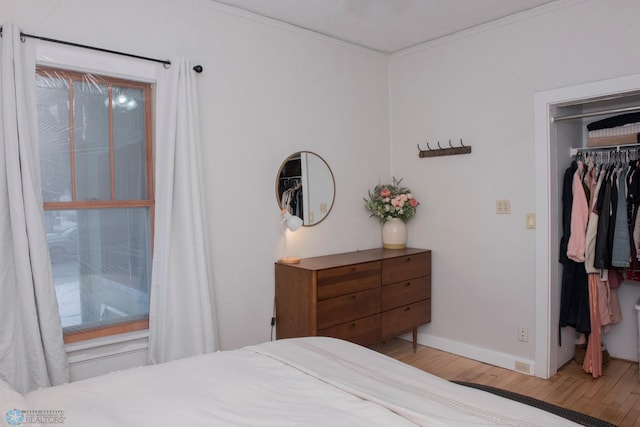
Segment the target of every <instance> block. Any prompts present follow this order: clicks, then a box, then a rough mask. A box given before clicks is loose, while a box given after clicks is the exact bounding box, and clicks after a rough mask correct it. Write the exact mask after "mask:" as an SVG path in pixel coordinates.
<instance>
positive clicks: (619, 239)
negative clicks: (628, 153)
mask: <svg viewBox="0 0 640 427" xmlns="http://www.w3.org/2000/svg"><path fill="white" fill-rule="evenodd" d="M625 172H626V171H625V169H624V168H622V167H621V168H619V169H618V173H617V177H616V183H617V189H618V207H617V210H616V224H615V228H614V232H613V233H614V234H613V249H612V251H611V265H613V266H614V267H629V265H630V264H631V250H630V244H629V238H630V237H629V223H628V222H627V191H626V185H625V179H624V178H625V176H626V173H625Z"/></svg>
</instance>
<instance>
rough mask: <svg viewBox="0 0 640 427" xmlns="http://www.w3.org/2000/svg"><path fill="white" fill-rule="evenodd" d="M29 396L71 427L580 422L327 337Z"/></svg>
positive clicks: (32, 402)
mask: <svg viewBox="0 0 640 427" xmlns="http://www.w3.org/2000/svg"><path fill="white" fill-rule="evenodd" d="M25 399H26V402H27V404H28V407H29V408H30V409H31V410H56V411H62V414H63V416H64V423H63V424H62V425H63V426H64V427H72V426H78V427H87V426H91V427H101V426H104V427H107V426H109V427H122V426H149V427H152V426H153V427H157V426H301V425H304V426H411V425H428V426H474V425H476V426H488V425H507V426H544V427H552V426H576V425H577V424H574V423H571V422H569V421H567V420H564V419H562V418H560V417H557V416H555V415H552V414H549V413H546V412H544V411H540V410H537V409H535V408H531V407H528V406H526V405H524V404H520V403H517V402H513V401H510V400H507V399H503V398H500V397H497V396H494V395H492V394H489V393H486V392H483V391H479V390H475V389H471V388H467V387H464V386H459V385H456V384H453V383H450V382H448V381H445V380H442V379H440V378H437V377H435V376H433V375H430V374H427V373H425V372H423V371H421V370H418V369H416V368H413V367H411V366H408V365H405V364H403V363H400V362H398V361H396V360H393V359H391V358H388V357H386V356H384V355H381V354H379V353H376V352H373V351H371V350H368V349H366V348H363V347H360V346H357V345H355V344H351V343H349V342H346V341H341V340H336V339H333V338H325V337H309V338H298V339H290V340H279V341H274V342H268V343H264V344H260V345H257V346H250V347H245V348H243V349H240V350H234V351H225V352H217V353H212V354H207V355H202V356H196V357H192V358H189V359H183V360H178V361H174V362H169V363H164V364H160V365H153V366H146V367H141V368H134V369H129V370H125V371H119V372H114V373H111V374H107V375H103V376H100V377H96V378H90V379H87V380H83V381H78V382H75V383H71V384H66V385H62V386H56V387H50V388H46V389H40V390H36V391H33V392H31V393H28V394H27V395H26V396H25ZM25 426H29V425H28V424H25Z"/></svg>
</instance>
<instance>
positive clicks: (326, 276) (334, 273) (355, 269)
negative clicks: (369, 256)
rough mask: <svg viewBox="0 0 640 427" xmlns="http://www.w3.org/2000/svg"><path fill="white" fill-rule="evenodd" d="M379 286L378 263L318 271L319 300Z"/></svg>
mask: <svg viewBox="0 0 640 427" xmlns="http://www.w3.org/2000/svg"><path fill="white" fill-rule="evenodd" d="M379 286H380V261H375V262H366V263H362V264H353V265H348V266H345V267H336V268H329V269H326V270H321V271H318V299H319V300H322V299H326V298H333V297H336V296H338V295H345V294H351V293H353V292H358V291H363V290H365V289H371V288H376V287H379Z"/></svg>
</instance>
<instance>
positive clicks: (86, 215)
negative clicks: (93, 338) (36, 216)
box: [47, 208, 151, 332]
mask: <svg viewBox="0 0 640 427" xmlns="http://www.w3.org/2000/svg"><path fill="white" fill-rule="evenodd" d="M47 215H48V216H50V217H53V220H49V221H47V226H48V230H47V241H48V244H49V253H50V255H51V263H52V270H53V278H54V283H55V287H56V295H57V297H58V305H59V307H60V317H61V319H62V326H63V328H65V332H70V331H73V330H81V329H89V328H93V327H96V326H101V325H107V324H113V323H119V322H123V321H130V320H133V319H139V318H146V317H147V314H148V311H149V282H150V272H151V253H150V249H149V248H150V242H151V237H150V227H149V210H148V209H147V208H130V209H82V210H59V211H55V210H51V211H47Z"/></svg>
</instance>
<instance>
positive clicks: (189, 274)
mask: <svg viewBox="0 0 640 427" xmlns="http://www.w3.org/2000/svg"><path fill="white" fill-rule="evenodd" d="M165 74H166V75H165V76H164V77H163V80H165V79H166V80H165V81H162V82H159V84H158V102H157V105H158V113H157V114H158V117H157V120H158V124H159V127H158V128H157V129H156V164H155V167H156V169H155V171H156V173H155V176H156V179H155V184H156V192H155V193H156V194H155V196H156V211H155V231H154V252H153V270H152V274H151V302H150V308H149V361H150V362H151V363H160V362H167V361H170V360H174V359H179V358H183V357H188V356H192V355H196V354H201V353H209V352H212V351H215V350H217V348H218V333H217V327H216V319H215V312H214V301H213V288H212V273H211V267H210V265H211V259H210V256H209V248H208V243H207V239H208V232H207V213H206V206H205V199H204V192H203V190H204V182H203V178H202V164H201V159H202V155H201V149H200V135H199V120H198V108H197V97H196V82H195V76H194V71H193V70H192V68H191V66H190V65H189V63H188V61H187V60H184V59H175V60H172V61H171V66H170V68H169V70H167V73H165Z"/></svg>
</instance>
